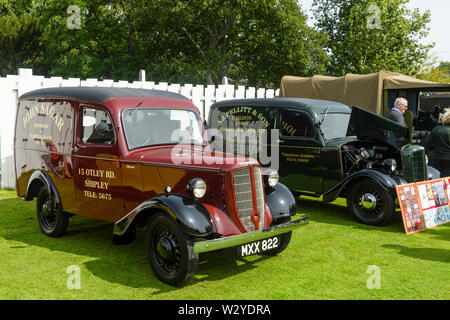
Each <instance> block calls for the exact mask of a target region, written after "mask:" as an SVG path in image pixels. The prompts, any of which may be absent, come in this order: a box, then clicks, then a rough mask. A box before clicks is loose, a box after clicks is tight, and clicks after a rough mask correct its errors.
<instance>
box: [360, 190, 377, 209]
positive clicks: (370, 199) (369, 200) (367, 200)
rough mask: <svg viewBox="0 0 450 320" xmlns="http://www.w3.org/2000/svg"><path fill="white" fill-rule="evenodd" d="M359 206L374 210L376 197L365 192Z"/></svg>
mask: <svg viewBox="0 0 450 320" xmlns="http://www.w3.org/2000/svg"><path fill="white" fill-rule="evenodd" d="M361 206H362V207H363V208H364V209H365V210H367V211H372V210H375V208H376V207H377V198H376V197H375V196H374V195H373V194H371V193H365V194H363V195H362V197H361Z"/></svg>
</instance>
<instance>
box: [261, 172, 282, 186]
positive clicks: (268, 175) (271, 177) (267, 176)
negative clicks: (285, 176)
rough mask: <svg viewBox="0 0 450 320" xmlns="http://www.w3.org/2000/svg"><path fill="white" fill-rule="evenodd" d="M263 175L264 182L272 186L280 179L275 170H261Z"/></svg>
mask: <svg viewBox="0 0 450 320" xmlns="http://www.w3.org/2000/svg"><path fill="white" fill-rule="evenodd" d="M263 176H264V182H265V183H266V184H267V185H268V186H269V187H272V188H273V187H275V186H276V185H277V184H278V182H279V180H280V175H279V174H278V171H275V170H270V171H266V172H263Z"/></svg>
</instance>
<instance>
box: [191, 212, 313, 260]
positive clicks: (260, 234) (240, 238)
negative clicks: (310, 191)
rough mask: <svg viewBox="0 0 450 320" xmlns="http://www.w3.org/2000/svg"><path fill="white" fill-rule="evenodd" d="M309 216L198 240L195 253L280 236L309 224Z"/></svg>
mask: <svg viewBox="0 0 450 320" xmlns="http://www.w3.org/2000/svg"><path fill="white" fill-rule="evenodd" d="M308 220H309V216H306V217H303V218H300V219H298V220H294V221H291V222H288V223H283V224H280V225H278V226H274V227H271V228H267V229H262V230H257V231H253V232H247V233H243V234H238V235H236V236H230V237H225V238H219V239H214V240H206V241H200V242H196V243H195V244H194V252H195V253H204V252H210V251H215V250H220V249H225V248H230V247H236V246H239V245H241V244H245V243H250V242H254V241H258V240H263V239H267V238H270V237H274V236H278V235H280V234H283V233H286V232H289V231H292V230H295V229H298V228H300V227H302V226H305V225H307V224H308V222H309V221H308Z"/></svg>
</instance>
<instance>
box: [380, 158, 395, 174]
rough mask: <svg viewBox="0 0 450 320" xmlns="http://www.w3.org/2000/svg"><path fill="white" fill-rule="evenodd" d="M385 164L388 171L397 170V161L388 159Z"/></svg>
mask: <svg viewBox="0 0 450 320" xmlns="http://www.w3.org/2000/svg"><path fill="white" fill-rule="evenodd" d="M383 163H384V165H385V166H386V167H387V169H388V170H391V171H395V169H397V162H396V161H395V159H386V160H384V161H383Z"/></svg>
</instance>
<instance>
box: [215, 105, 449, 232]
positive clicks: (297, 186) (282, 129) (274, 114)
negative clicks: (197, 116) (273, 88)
mask: <svg viewBox="0 0 450 320" xmlns="http://www.w3.org/2000/svg"><path fill="white" fill-rule="evenodd" d="M208 125H209V127H210V131H215V136H214V137H213V138H212V140H213V141H215V148H216V149H219V150H220V151H226V152H233V153H237V154H244V155H250V156H252V154H249V153H250V152H251V150H257V156H258V159H259V161H260V163H261V164H262V165H263V166H264V164H265V163H266V162H265V161H264V159H261V153H264V157H265V158H271V159H272V160H274V161H272V162H271V167H272V169H274V168H273V162H276V163H278V166H277V168H276V169H278V173H279V178H280V181H281V182H282V183H283V184H285V185H286V186H288V188H289V189H291V191H292V192H293V193H294V194H296V195H298V196H300V195H309V196H316V197H320V196H323V201H325V202H331V201H334V200H335V199H336V198H338V197H343V198H346V199H347V207H348V209H349V211H350V212H351V213H352V214H353V216H354V217H355V219H356V220H357V221H359V222H362V223H365V224H369V225H377V226H378V225H383V224H386V223H387V222H388V221H389V220H390V219H391V218H392V216H393V214H394V212H395V209H396V201H395V199H396V190H395V187H396V186H397V185H401V184H406V183H411V182H417V181H423V180H427V179H436V178H439V177H440V174H439V171H437V170H436V169H434V168H432V167H429V166H427V160H426V155H425V151H424V148H423V147H421V146H418V145H411V144H409V141H408V140H409V129H408V128H407V127H403V126H401V125H399V124H398V123H396V122H394V121H391V120H389V119H387V118H384V117H381V116H379V115H376V114H375V113H372V112H369V111H367V110H364V109H362V108H359V107H356V106H355V107H353V108H350V107H348V106H346V105H344V104H341V103H337V102H332V101H326V100H315V99H300V98H275V99H236V100H226V101H220V102H217V103H215V104H213V105H212V106H211V110H210V114H209V122H208ZM214 129H215V130H214ZM243 132H244V133H247V134H244V135H242V133H243ZM249 132H253V133H255V134H254V135H249V134H248V133H249ZM220 133H221V137H220V139H217V136H220ZM230 133H235V134H234V135H233V134H230ZM262 133H263V134H262ZM242 137H244V138H242ZM252 137H256V138H255V139H253V141H252ZM243 145H248V147H245V148H243ZM252 145H253V147H254V148H253V149H252ZM255 146H256V147H255ZM230 149H231V150H230ZM262 150H264V152H263V151H262ZM276 155H278V159H275V158H276V157H274V156H276Z"/></svg>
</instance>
